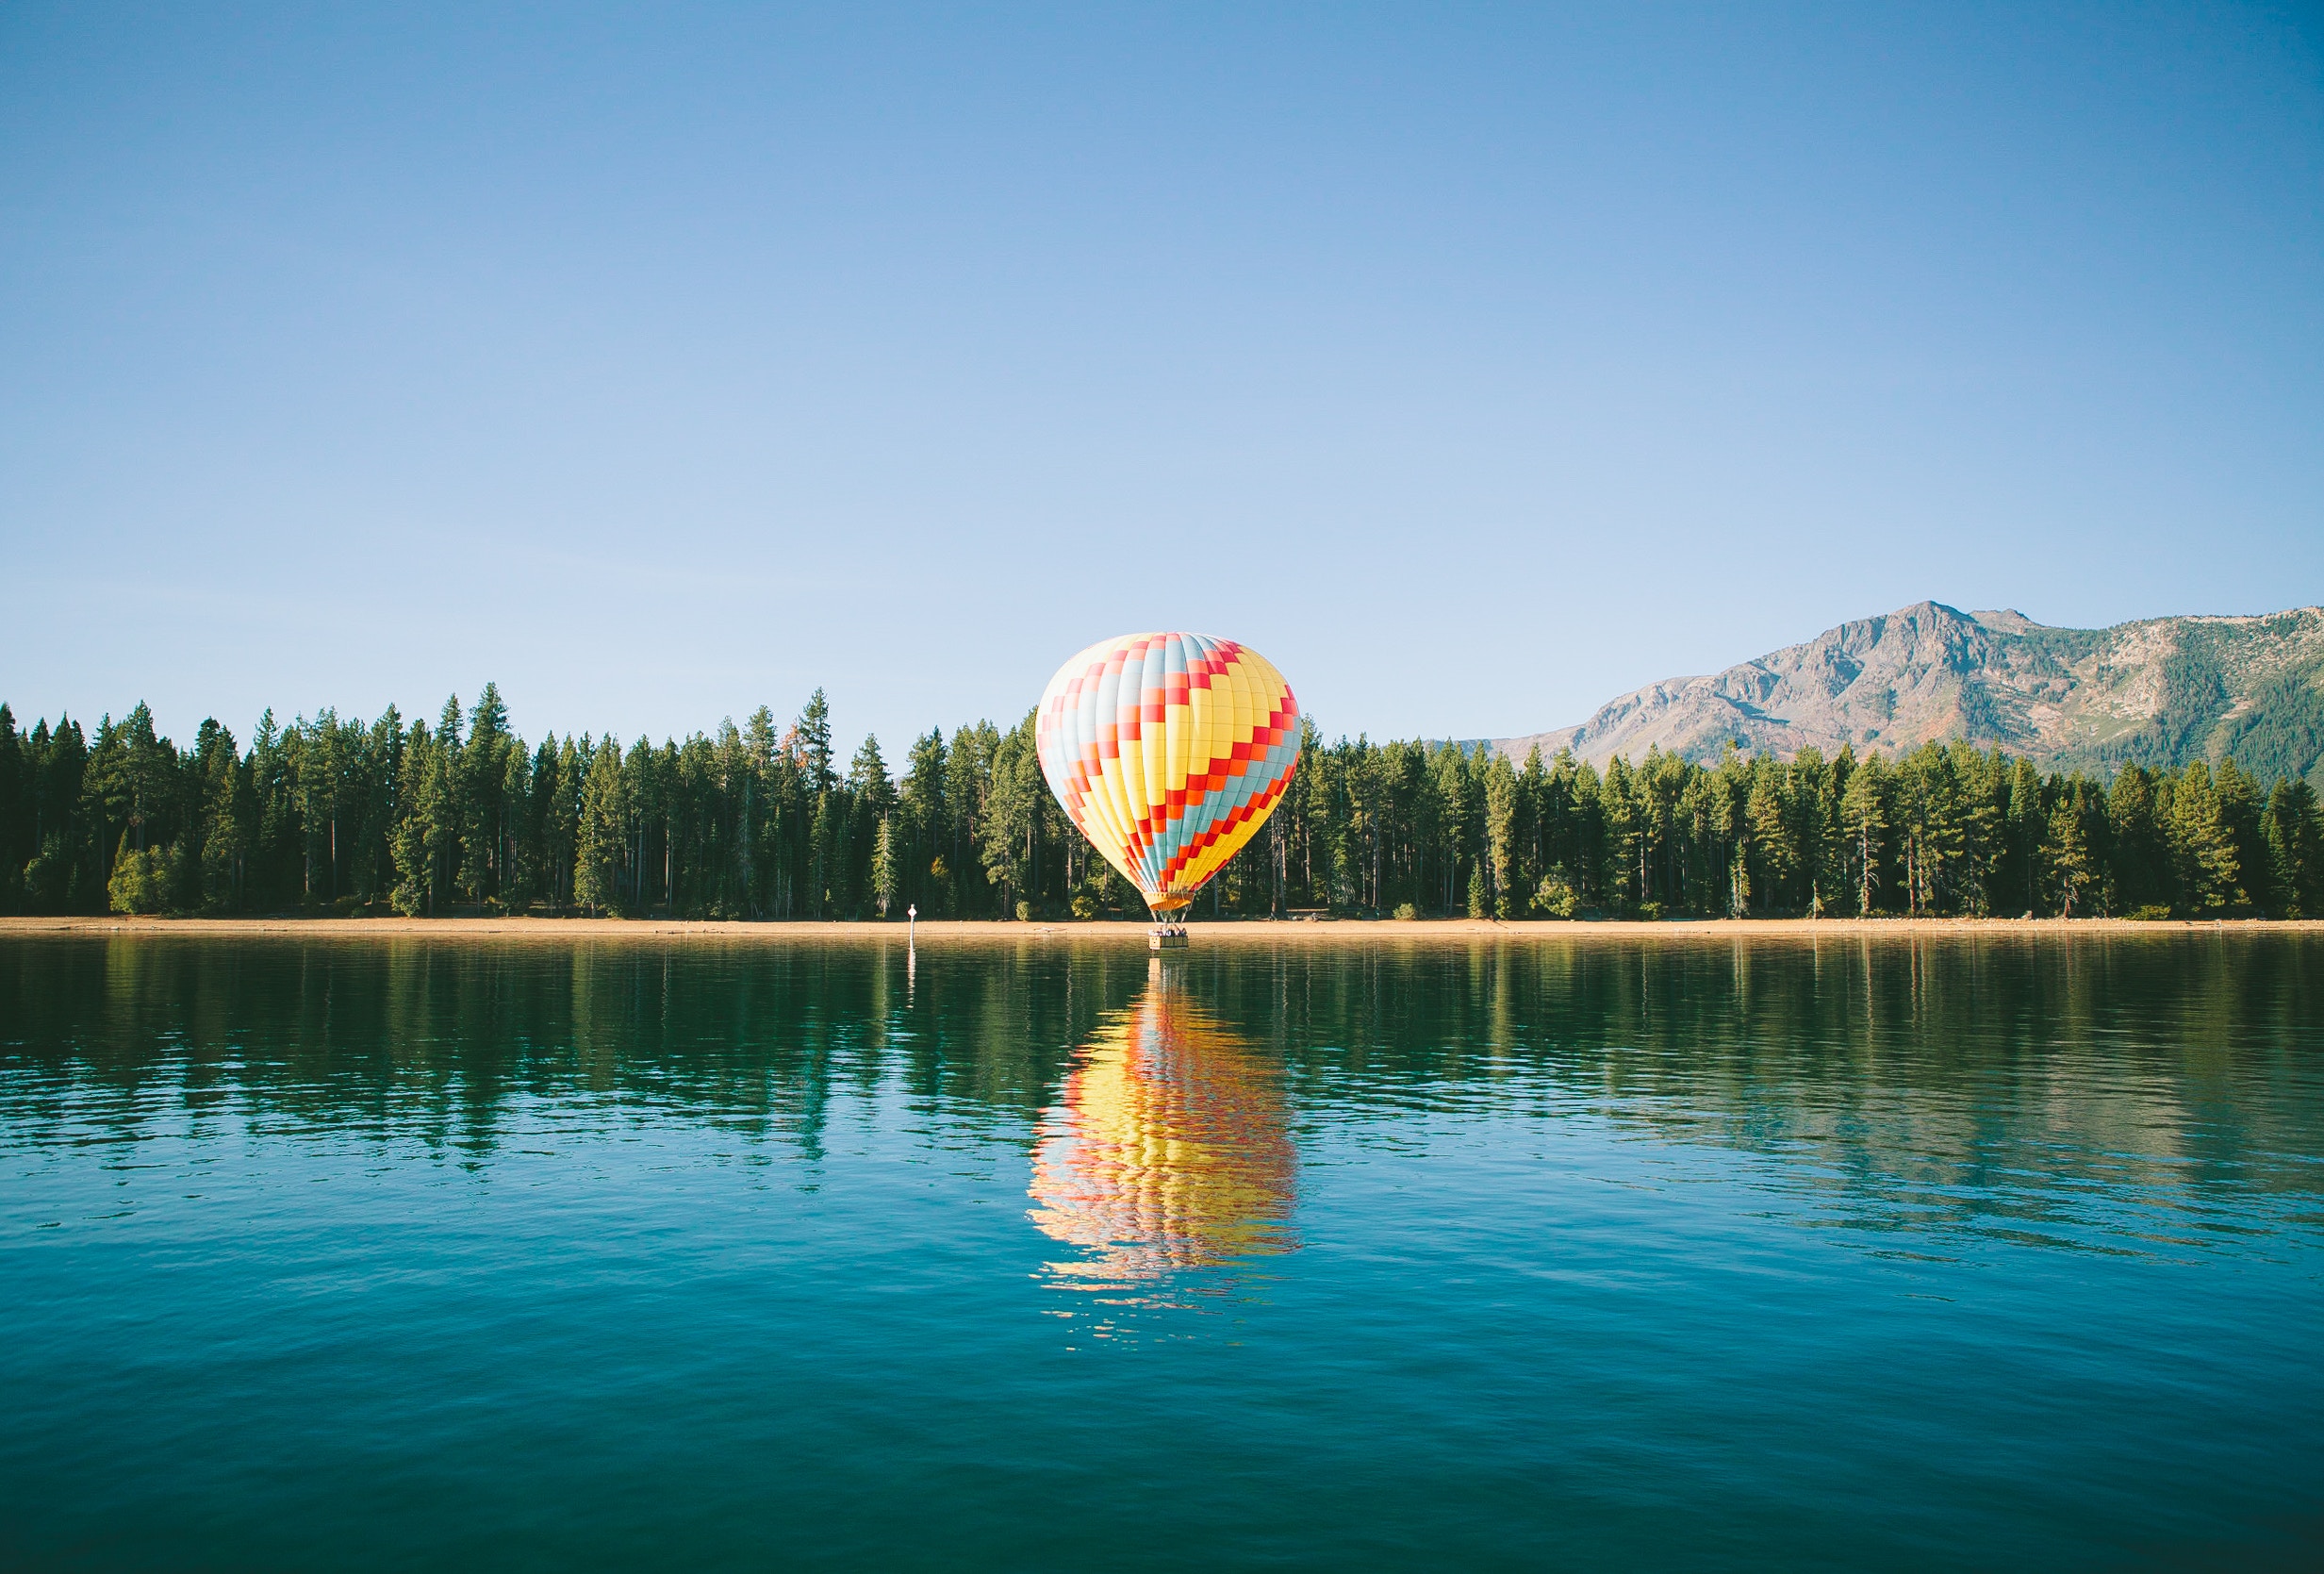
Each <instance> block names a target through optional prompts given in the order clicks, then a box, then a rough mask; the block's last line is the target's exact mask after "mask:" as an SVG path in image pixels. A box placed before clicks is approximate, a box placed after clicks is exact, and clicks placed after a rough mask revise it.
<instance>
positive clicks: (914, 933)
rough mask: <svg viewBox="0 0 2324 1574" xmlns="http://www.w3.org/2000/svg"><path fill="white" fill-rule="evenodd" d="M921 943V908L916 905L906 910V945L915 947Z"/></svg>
mask: <svg viewBox="0 0 2324 1574" xmlns="http://www.w3.org/2000/svg"><path fill="white" fill-rule="evenodd" d="M919 941H920V907H919V903H913V904H912V905H911V906H909V907H907V908H905V909H904V944H905V945H906V946H915V945H917V944H919Z"/></svg>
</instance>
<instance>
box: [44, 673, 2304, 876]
mask: <svg viewBox="0 0 2324 1574" xmlns="http://www.w3.org/2000/svg"><path fill="white" fill-rule="evenodd" d="M1033 725H1034V718H1033V714H1032V713H1031V712H1028V713H1027V714H1026V716H1025V718H1024V719H1023V720H1022V721H1019V722H1018V723H1017V724H1016V725H1015V726H1014V727H1011V728H1007V729H1003V728H1000V727H997V726H996V725H994V724H993V723H992V722H990V721H978V722H975V723H973V724H970V725H964V726H962V727H959V728H957V729H955V730H954V731H953V732H952V734H951V735H950V736H949V737H947V736H946V735H945V734H944V733H943V731H942V730H941V729H931V731H929V732H928V733H926V734H924V735H922V736H920V737H916V738H915V739H914V740H913V742H912V744H911V747H910V749H909V751H908V752H907V754H906V755H905V757H904V759H903V761H902V762H901V765H900V768H899V769H897V770H891V768H890V766H889V763H888V761H887V759H886V757H885V755H884V754H882V751H881V748H880V744H879V740H878V739H877V738H876V737H867V738H865V741H864V744H863V746H862V747H861V748H859V749H858V750H857V751H856V752H855V754H854V755H853V757H852V758H850V759H849V760H848V761H847V762H846V764H845V769H844V770H843V769H842V768H841V762H840V761H839V760H838V759H837V758H836V757H835V756H834V754H833V753H832V723H831V711H830V706H829V704H828V703H827V702H826V700H825V697H824V694H823V691H822V690H820V689H817V690H816V693H815V694H814V695H813V696H812V697H811V698H810V699H809V700H808V702H807V704H806V705H805V706H804V707H803V708H802V709H801V710H800V711H799V714H798V716H797V717H796V718H795V719H794V720H793V721H790V722H789V723H788V724H787V725H785V724H781V723H778V722H777V721H776V720H775V717H774V715H773V713H772V712H771V711H770V710H769V709H768V708H767V707H766V706H764V705H762V706H761V707H759V709H758V710H757V711H755V712H754V713H753V714H752V715H751V716H750V719H749V720H748V721H745V722H744V723H742V724H741V725H740V726H737V725H735V724H734V723H733V721H726V722H723V723H722V724H721V725H720V726H719V727H718V728H717V731H716V732H714V733H707V734H705V733H696V734H694V735H692V736H690V737H685V738H684V739H678V738H670V739H667V740H665V741H664V742H662V743H660V744H655V743H653V742H651V740H650V739H648V738H645V737H639V738H636V739H634V740H632V741H631V742H629V743H628V744H627V745H626V747H625V746H624V745H623V743H622V741H621V740H620V739H619V738H618V737H613V736H611V735H607V736H604V737H592V736H590V735H588V734H584V735H582V736H580V737H570V736H569V737H562V738H560V737H556V736H555V735H554V734H553V733H552V734H550V735H548V736H545V737H542V739H541V740H540V742H539V743H537V744H536V745H531V746H528V745H527V744H526V742H525V740H524V739H523V738H522V737H519V736H518V734H517V733H516V732H515V731H514V730H513V729H512V727H511V726H510V724H509V718H508V711H507V707H506V705H505V704H503V701H502V699H501V695H500V692H499V690H498V688H496V687H494V686H493V685H490V684H486V686H485V688H484V691H483V692H482V694H481V695H479V696H478V698H477V700H476V702H475V703H474V704H472V705H470V706H469V707H467V708H465V709H464V708H463V707H462V705H461V704H460V702H459V701H458V699H457V698H456V697H455V698H453V699H452V700H450V701H447V702H446V704H445V705H444V707H443V709H442V711H441V712H440V713H439V714H438V716H437V720H436V721H435V722H434V724H433V725H431V724H430V723H429V722H427V721H425V720H418V719H416V720H413V721H409V722H406V721H404V718H403V716H402V714H401V713H400V712H399V711H398V710H396V709H395V708H394V707H392V706H390V707H389V708H388V709H387V712H386V713H385V714H383V715H381V716H379V717H378V718H376V719H374V720H372V721H362V720H361V719H358V718H341V717H340V716H338V714H337V713H336V712H335V711H332V710H324V711H321V712H320V713H319V714H317V715H315V716H313V717H311V718H310V717H300V718H298V719H296V720H294V721H291V722H289V723H288V724H287V725H284V724H280V723H278V722H277V721H275V719H274V716H273V713H272V711H269V712H268V713H267V714H266V715H264V716H262V717H260V718H259V721H258V724H257V726H256V727H255V729H254V731H253V732H252V735H251V737H250V741H249V744H248V746H247V747H243V746H242V745H241V744H239V742H238V740H237V739H236V738H235V737H234V736H233V734H232V733H231V732H229V731H228V730H227V729H226V728H225V727H223V726H222V725H220V724H219V723H218V722H217V721H204V722H203V723H202V725H201V727H200V729H199V730H198V731H197V732H196V734H195V736H194V739H193V743H192V745H191V747H190V748H186V749H180V748H178V747H177V746H176V745H175V744H173V742H172V741H171V740H170V739H169V738H167V737H160V736H158V735H157V732H156V730H155V726H154V721H153V717H152V715H151V713H150V712H149V711H148V709H147V708H146V707H145V706H144V705H143V704H139V705H138V706H137V707H136V708H135V709H133V710H131V711H130V712H129V713H128V714H127V715H126V716H125V717H124V718H123V719H122V720H121V721H113V720H112V719H111V718H110V717H109V716H108V717H107V718H105V719H103V720H101V721H99V722H98V723H97V726H96V728H95V730H94V734H93V737H92V736H91V735H90V734H88V733H87V732H85V731H84V729H83V728H82V726H81V724H80V723H79V722H77V721H73V720H71V719H70V718H64V717H60V718H59V719H58V721H57V722H56V723H55V724H54V725H53V726H52V725H51V724H50V723H49V722H48V721H46V720H44V719H43V720H41V721H39V722H37V723H36V724H35V725H34V726H33V728H32V729H31V730H30V731H29V732H25V731H24V730H22V729H21V728H20V727H19V725H18V723H17V721H16V719H15V717H14V715H13V714H12V712H11V711H10V710H9V709H8V706H7V705H5V704H0V910H8V911H14V912H20V913H53V914H75V913H82V914H86V913H101V912H106V911H114V912H126V913H180V914H197V913H198V914H220V915H226V914H260V913H283V912H329V913H363V912H387V911H393V912H397V913H402V914H406V915H411V916H429V915H448V914H498V913H529V912H538V913H551V914H588V915H592V916H595V915H613V916H624V917H643V916H668V917H677V918H694V919H877V918H894V917H898V916H900V915H901V914H902V913H903V912H904V910H905V909H906V908H907V907H916V908H917V909H918V910H919V912H920V913H921V914H923V915H924V916H929V917H960V918H1010V917H1014V918H1018V919H1030V918H1047V919H1063V918H1067V917H1077V918H1091V917H1097V916H1100V915H1107V914H1115V915H1129V916H1143V913H1144V907H1143V904H1142V903H1140V902H1139V900H1138V897H1137V894H1136V892H1135V891H1134V890H1132V889H1131V888H1130V886H1129V885H1128V883H1127V882H1125V881H1124V880H1122V878H1121V877H1120V876H1119V875H1117V874H1115V873H1114V872H1113V870H1112V869H1111V868H1110V867H1109V866H1108V865H1107V864H1106V862H1105V861H1104V860H1103V859H1102V858H1100V857H1098V856H1096V853H1094V852H1093V851H1092V850H1091V848H1090V847H1089V845H1088V843H1087V842H1086V841H1084V840H1083V839H1082V837H1080V834H1079V833H1078V832H1077V831H1075V830H1074V828H1073V827H1072V826H1071V824H1070V823H1069V822H1068V821H1067V820H1065V818H1064V816H1063V812H1062V811H1061V810H1060V809H1059V808H1058V806H1057V804H1056V802H1055V800H1054V799H1052V798H1051V797H1050V795H1049V792H1048V788H1047V784H1046V783H1045V782H1044V781H1043V779H1042V775H1041V769H1040V763H1039V760H1038V758H1037V756H1036V754H1035V749H1034V742H1033ZM1302 733H1303V737H1302V743H1303V748H1302V754H1301V758H1300V764H1299V769H1298V770H1297V772H1296V773H1295V774H1294V777H1293V779H1292V782H1291V784H1290V786H1289V787H1288V788H1287V790H1286V793H1285V795H1284V798H1283V800H1282V802H1281V804H1279V806H1278V807H1277V811H1276V813H1275V814H1274V816H1273V817H1272V818H1270V819H1269V820H1268V821H1267V822H1266V824H1265V825H1264V826H1263V827H1262V828H1261V832H1260V834H1259V835H1258V836H1257V837H1254V838H1253V840H1252V841H1251V842H1250V843H1249V844H1248V845H1246V846H1245V847H1244V850H1243V851H1242V852H1241V853H1238V854H1237V855H1236V856H1235V858H1234V859H1233V860H1232V861H1231V862H1230V863H1228V866H1227V868H1226V869H1225V870H1223V871H1222V872H1221V873H1220V875H1219V876H1218V877H1217V879H1215V880H1214V881H1213V882H1212V883H1211V886H1210V888H1208V889H1207V890H1206V891H1205V892H1204V893H1203V896H1202V897H1201V899H1200V901H1199V903H1198V904H1197V909H1196V910H1197V912H1198V913H1208V914H1211V915H1213V916H1221V917H1223V916H1228V915H1264V914H1271V913H1272V914H1280V913H1285V912H1294V911H1329V912H1333V913H1339V914H1343V915H1348V916H1376V917H1416V916H1421V915H1432V916H1433V915H1466V916H1470V917H1480V918H1482V917H1497V918H1509V919H1516V918H1591V917H1636V918H1660V917H1679V916H1703V917H1717V916H1729V917H1751V916H1761V917H1774V916H1788V915H1822V916H1832V917H1841V916H1846V917H1856V916H1887V915H1896V916H1939V917H1941V916H1969V917H2018V916H2020V915H2025V914H2031V915H2034V916H2036V917H2052V916H2056V917H2088V916H2099V915H2114V916H2128V917H2152V918H2160V917H2165V916H2172V915H2176V916H2180V917H2189V918H2193V917H2211V916H2242V915H2264V916H2268V917H2299V916H2303V915H2306V916H2319V915H2324V818H2320V817H2319V812H2318V806H2317V801H2316V793H2315V791H2314V790H2313V789H2312V788H2311V787H2309V786H2308V784H2307V783H2306V782H2304V781H2302V780H2300V779H2299V778H2298V777H2295V776H2286V777H2284V778H2283V779H2280V780H2278V781H2275V782H2273V783H2271V784H2263V783H2261V782H2259V781H2256V780H2254V779H2253V778H2252V777H2251V776H2250V775H2248V774H2246V773H2245V772H2243V771H2241V770H2237V769H2236V767H2235V764H2234V762H2233V759H2223V760H2221V761H2220V762H2218V763H2217V765H2212V764H2209V763H2207V762H2204V761H2201V760H2196V761H2192V762H2190V763H2188V764H2186V765H2184V766H2183V767H2181V768H2179V769H2177V770H2150V769H2147V768H2145V767H2142V766H2139V765H2135V764H2131V765H2124V766H2122V767H2121V768H2120V769H2119V770H2118V771H2117V772H2116V773H2115V774H2114V776H2113V777H2112V778H2111V779H2110V780H2109V779H2103V778H2100V777H2095V776H2090V775H2085V774H2084V773H2082V772H2080V771H2074V772H2069V773H2060V772H2055V771H2052V772H2048V773H2045V772H2043V771H2041V770H2037V769H2036V767H2035V766H2034V765H2033V764H2032V763H2030V762H2029V761H2027V760H2024V759H2022V758H2012V757H2011V756H2009V755H2007V754H2003V753H2002V752H2001V751H1999V750H1979V749H1977V748H1975V747H1973V746H1971V745H1970V744H1966V743H1953V744H1937V743H1930V744H1924V745H1922V746H1921V747H1920V748H1918V749H1915V750H1911V751H1909V752H1904V753H1901V754H1893V755H1884V754H1877V753H1873V754H1865V755H1863V756H1861V757H1859V756H1857V755H1856V754H1854V752H1853V751H1852V750H1848V749H1843V750H1842V751H1841V752H1840V753H1839V754H1838V755H1836V756H1833V757H1830V758H1826V757H1825V756H1823V755H1822V754H1820V753H1818V752H1817V751H1815V750H1812V749H1810V750H1804V751H1802V753H1801V754H1799V755H1797V756H1796V757H1794V758H1792V759H1789V760H1780V759H1777V758H1775V757H1774V756H1772V755H1769V754H1756V755H1744V754H1739V753H1738V752H1736V751H1734V750H1732V749H1730V750H1729V751H1728V752H1727V753H1726V754H1724V755H1723V757H1722V758H1721V759H1720V760H1719V761H1718V762H1717V763H1716V764H1713V765H1707V766H1706V765H1702V764H1699V763H1696V762H1693V761H1690V760H1687V759H1684V758H1682V757H1680V756H1678V755H1675V754H1663V753H1661V752H1659V751H1656V750H1649V751H1648V753H1647V754H1646V757H1645V758H1644V759H1643V760H1641V761H1639V762H1637V763H1635V764H1633V763H1631V762H1629V761H1626V760H1624V759H1619V758H1618V759H1615V760H1612V761H1610V762H1609V763H1608V764H1607V767H1606V769H1605V770H1603V771H1601V770H1597V769H1595V768H1594V767H1592V766H1591V765H1590V764H1588V763H1586V762H1583V761H1580V760H1576V759H1575V758H1574V756H1573V755H1572V754H1569V753H1566V752H1563V751H1561V752H1559V753H1558V754H1556V755H1555V756H1553V757H1550V758H1547V759H1544V758H1543V757H1542V756H1541V754H1539V753H1538V752H1536V753H1535V754H1532V755H1530V756H1529V757H1528V758H1526V759H1525V760H1524V761H1523V762H1518V761H1514V760H1511V759H1509V758H1508V756H1506V755H1503V754H1495V753H1493V752H1492V751H1490V750H1488V749H1486V748H1483V747H1480V746H1476V745H1461V744H1457V743H1452V742H1427V741H1422V740H1409V741H1392V742H1387V743H1374V742H1372V741H1370V740H1369V739H1368V738H1365V737H1358V738H1355V739H1353V740H1350V739H1348V738H1345V737H1343V738H1341V739H1340V740H1338V741H1337V742H1333V743H1326V742H1324V741H1323V739H1322V737H1320V736H1319V735H1318V733H1317V732H1316V730H1315V727H1314V724H1313V722H1312V721H1303V723H1302Z"/></svg>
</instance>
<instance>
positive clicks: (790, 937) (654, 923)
mask: <svg viewBox="0 0 2324 1574" xmlns="http://www.w3.org/2000/svg"><path fill="white" fill-rule="evenodd" d="M1148 927H1149V926H1148V925H1147V924H1146V923H1144V922H1117V921H1106V920H1099V921H1094V922H1086V923H1083V922H1074V921H1057V922H1045V921H1034V922H1030V923H1014V922H1007V921H1002V920H982V921H979V920H944V921H938V920H927V919H923V920H920V923H919V926H918V936H917V937H918V942H919V943H920V944H922V945H931V944H964V943H969V944H1015V943H1022V942H1027V941H1035V940H1118V941H1131V940H1136V941H1141V942H1142V941H1143V940H1144V938H1145V936H1146V930H1147V928H1148ZM1189 927H1190V928H1191V929H1192V931H1193V937H1194V940H1195V943H1196V944H1197V945H1247V944H1254V943H1256V944H1264V945H1282V944H1294V945H1307V944H1315V945H1333V944H1366V943H1369V944H1379V943H1383V942H1390V943H1393V942H1398V941H1411V940H1452V939H1459V940H1495V939H1497V940H1527V941H1534V940H1539V941H1568V942H1571V941H1591V940H1632V941H1635V940H1672V941H1680V940H1706V939H1722V940H1733V939H1745V938H1754V939H1755V938H1767V939H1808V938H1813V937H1819V936H1821V937H1823V938H1838V937H1840V936H1847V937H1849V938H1852V939H1854V938H1879V937H1887V936H1914V935H1953V936H1970V935H1979V936H2013V935H2014V936H2028V937H2031V936H2069V935H2070V936H2100V935H2118V936H2137V935H2146V936H2161V935H2176V934H2185V933H2187V932H2189V931H2201V932H2203V933H2207V934H2208V933H2214V932H2224V933H2230V934H2233V933H2244V934H2250V933H2277V932H2283V933H2302V932H2318V933H2324V920H2256V919H2230V920H2200V921H2194V922H2177V921H2170V922H2161V923H2153V922H2134V921H2132V920H2127V919H2071V920H2065V919H1706V920H1670V921H1661V922H1653V923H1642V922H1627V921H1621V920H1606V921H1602V922H1599V921H1590V920H1577V921H1571V922H1562V921H1558V920H1525V921H1522V922H1508V923H1503V922H1496V921H1492V920H1483V919H1417V920H1397V919H1334V920H1321V921H1306V920H1271V919H1228V920H1217V921H1213V922H1207V923H1206V922H1199V921H1197V922H1195V923H1194V924H1192V925H1190V926H1189ZM40 935H55V936H74V935H79V936H91V935H108V936H109V935H150V936H242V937H256V936H283V937H288V938H297V939H305V940H375V939H390V938H399V937H409V936H420V937H424V938H429V939H441V940H475V939H487V938H488V939H500V940H553V941H559V942H563V943H568V944H569V943H572V942H575V941H583V940H589V941H597V940H606V941H638V940H677V939H685V940H707V941H717V942H722V943H726V944H750V945H783V944H786V943H797V942H799V941H808V940H821V941H832V940H872V941H889V942H893V943H896V944H901V943H902V942H903V940H904V939H905V936H906V930H905V925H904V924H903V923H902V922H900V921H897V922H885V923H882V922H863V923H837V922H814V921H808V920H783V921H776V922H767V923H743V922H684V921H680V920H665V919H637V920H624V919H551V918H497V919H402V918H380V919H305V918H265V919H130V918H117V917H116V918H0V936H40Z"/></svg>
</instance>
